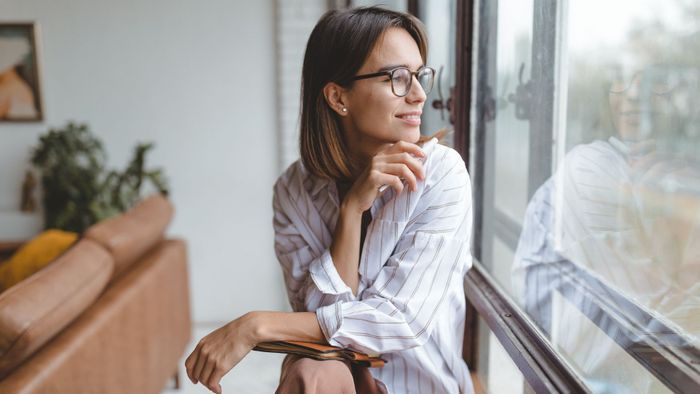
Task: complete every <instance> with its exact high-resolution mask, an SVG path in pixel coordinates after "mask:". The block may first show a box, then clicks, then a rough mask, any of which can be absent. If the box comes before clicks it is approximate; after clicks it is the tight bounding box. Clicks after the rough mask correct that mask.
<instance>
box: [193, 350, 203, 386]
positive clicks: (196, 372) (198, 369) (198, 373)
mask: <svg viewBox="0 0 700 394" xmlns="http://www.w3.org/2000/svg"><path fill="white" fill-rule="evenodd" d="M199 353H200V355H199V357H197V363H196V364H195V365H194V368H193V369H192V377H193V378H194V380H196V381H198V382H201V381H202V380H201V379H202V370H203V369H204V364H205V363H206V361H207V356H206V354H205V352H204V349H202V348H201V347H200V349H199Z"/></svg>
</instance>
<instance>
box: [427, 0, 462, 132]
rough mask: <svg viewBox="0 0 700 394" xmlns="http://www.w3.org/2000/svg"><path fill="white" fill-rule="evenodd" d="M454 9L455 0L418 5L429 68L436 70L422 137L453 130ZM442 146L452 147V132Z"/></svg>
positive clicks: (454, 78)
mask: <svg viewBox="0 0 700 394" xmlns="http://www.w3.org/2000/svg"><path fill="white" fill-rule="evenodd" d="M456 7H457V5H456V2H455V0H427V1H421V2H419V3H418V17H419V18H420V19H421V21H422V22H423V23H424V24H425V28H426V30H427V32H428V45H429V50H428V65H429V66H431V67H433V68H434V69H435V71H436V74H435V84H434V86H433V90H432V91H431V92H430V94H429V95H428V99H427V101H426V102H425V105H424V106H423V117H422V119H421V121H422V122H421V133H422V134H424V135H432V134H434V133H435V132H436V131H438V130H440V129H442V128H447V129H448V130H452V124H453V121H452V119H451V117H452V113H451V112H450V105H451V97H453V96H454V86H455V80H456V73H455V65H456V64H455V34H456V33H455V31H456V25H457V21H456V19H455V15H456V13H457V12H456ZM443 143H444V144H445V145H448V146H453V143H454V133H449V134H447V136H446V137H445V140H444V141H443Z"/></svg>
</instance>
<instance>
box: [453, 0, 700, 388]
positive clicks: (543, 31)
mask: <svg viewBox="0 0 700 394" xmlns="http://www.w3.org/2000/svg"><path fill="white" fill-rule="evenodd" d="M565 7H566V5H565V4H563V3H562V2H557V1H556V0H534V13H533V15H534V20H533V49H532V50H533V52H532V59H533V60H532V63H533V66H532V72H531V77H532V78H533V79H535V80H536V83H535V84H534V86H536V87H537V88H535V89H534V90H533V91H532V92H531V93H532V102H531V103H532V104H531V105H532V107H533V108H538V111H537V112H536V113H535V112H533V113H532V115H533V117H532V118H531V122H530V152H529V153H530V156H529V157H530V159H529V160H530V163H529V165H530V168H531V169H532V168H536V169H538V170H537V171H536V174H537V177H532V178H531V179H529V180H528V197H532V195H533V194H534V192H535V191H536V190H537V188H538V187H539V186H540V185H541V184H543V183H544V181H545V180H546V179H547V178H549V176H550V175H551V174H552V168H553V153H554V152H553V149H554V146H553V143H552V142H553V138H554V136H555V132H556V128H557V126H558V125H557V119H556V118H555V116H556V113H557V110H558V109H557V108H556V107H555V106H556V105H558V103H557V97H556V94H557V92H556V90H555V89H556V80H557V78H558V77H559V74H558V71H559V70H558V65H557V61H558V59H557V53H558V48H557V45H558V42H557V40H558V37H560V36H561V33H562V30H563V29H564V28H565V26H562V19H563V18H562V16H561V15H563V14H562V11H565V10H566V8H565ZM497 10H498V0H462V1H460V0H457V34H458V37H457V48H456V51H457V70H461V71H460V72H458V74H457V86H456V97H455V125H454V126H455V149H456V150H458V151H459V152H460V154H461V155H462V157H463V158H464V160H465V162H466V163H467V166H468V168H469V173H470V174H471V179H472V184H473V190H474V196H473V212H474V231H473V238H472V242H473V245H472V253H473V256H474V266H473V268H472V269H471V270H469V272H468V273H467V275H466V277H465V293H466V296H467V300H468V308H467V322H466V326H465V337H464V349H463V350H464V358H465V360H466V361H467V363H468V364H469V366H470V369H472V370H476V369H478V364H477V360H478V357H477V356H478V354H477V350H478V346H477V345H478V343H477V340H478V338H479V333H478V319H477V318H476V317H475V313H474V312H478V314H479V316H480V317H481V318H483V320H484V321H485V322H486V324H487V325H488V326H489V328H490V330H491V331H492V332H493V333H494V335H495V336H496V338H497V339H498V340H499V342H500V343H501V345H502V346H503V348H504V349H505V350H506V351H507V353H508V354H509V356H510V357H511V359H512V360H513V362H514V363H515V364H516V366H517V367H518V368H519V370H520V371H521V372H522V374H523V376H524V378H525V379H526V381H527V382H528V384H529V385H530V386H531V387H532V388H533V389H534V390H535V391H536V392H576V393H578V392H589V389H588V388H587V386H586V385H585V383H584V382H583V381H582V380H581V379H580V377H579V376H578V375H577V374H576V373H575V372H574V371H573V370H572V369H571V368H570V367H569V365H568V363H567V361H566V360H565V359H564V358H563V357H561V356H560V355H559V354H558V353H557V352H556V351H555V350H554V349H553V348H552V346H551V344H550V342H549V341H548V340H547V339H546V338H544V337H543V336H542V335H541V334H540V331H539V330H538V329H537V328H536V327H535V325H534V324H533V322H532V321H531V320H530V318H529V317H528V316H527V315H526V314H525V313H524V311H523V310H522V309H521V308H520V307H519V306H517V305H515V304H514V303H513V301H512V300H511V298H510V297H509V296H508V295H507V294H506V292H505V291H504V290H503V289H501V288H500V287H499V286H498V284H497V283H496V282H495V281H494V280H493V279H492V278H491V275H490V274H489V272H488V269H487V268H486V267H484V266H483V265H482V264H481V262H480V261H481V260H482V256H483V255H484V253H489V254H490V253H491V251H490V250H483V249H484V248H483V246H482V245H483V244H482V241H483V234H484V231H483V229H484V226H487V227H490V228H489V229H488V230H489V231H488V232H489V233H493V234H494V236H497V237H499V238H500V239H501V240H503V241H504V242H505V243H506V244H508V245H509V246H510V247H512V248H513V250H514V249H515V246H516V245H517V242H518V237H519V234H520V230H521V228H520V225H519V224H518V223H516V222H515V221H513V220H512V219H510V218H509V217H508V216H507V215H506V214H504V213H503V212H501V211H499V210H497V209H495V207H493V201H494V199H493V193H494V185H493V182H492V181H490V180H488V179H486V178H485V173H486V170H487V169H486V168H485V166H484V165H485V161H484V156H485V155H488V154H493V152H494V146H493V141H492V139H490V138H489V136H492V135H493V134H494V132H495V130H494V129H493V122H490V123H489V121H490V120H492V119H493V118H494V116H495V99H494V97H493V94H492V92H491V91H490V88H489V86H495V85H494V82H495V79H494V78H495V75H494V70H491V69H490V68H489V67H488V66H489V65H492V64H495V62H493V60H495V55H496V54H495V38H496V27H497V15H498V14H497ZM472 87H473V89H472ZM548 147H552V149H549V148H548ZM529 172H530V173H532V171H529ZM491 173H493V172H491ZM485 211H486V212H491V213H492V218H491V220H489V221H487V222H484V219H485V218H484V212H485ZM491 230H493V231H491ZM567 263H568V264H567ZM562 264H564V265H566V266H567V267H566V270H569V272H573V273H572V274H570V275H569V276H568V278H569V280H565V281H563V283H562V284H561V286H559V287H558V288H557V290H559V291H560V292H561V293H562V294H563V295H564V296H565V297H566V298H569V299H572V298H571V297H577V299H582V297H583V299H584V300H586V303H585V304H586V306H587V307H586V308H583V307H579V310H580V311H581V312H582V313H583V314H584V315H586V316H587V317H588V318H589V319H591V321H592V322H593V323H595V324H597V325H598V326H599V327H600V326H601V325H602V324H606V326H608V327H609V326H610V325H611V324H612V326H613V327H615V328H616V329H619V330H623V331H620V332H629V331H625V327H628V326H629V324H630V319H629V317H630V316H631V317H633V319H634V320H636V322H634V321H633V322H632V323H637V324H636V327H643V324H641V323H640V322H644V323H647V324H648V323H649V322H653V323H654V324H657V325H658V326H660V327H662V328H663V330H664V332H668V333H671V335H672V336H673V335H675V340H676V341H681V340H682V336H681V335H680V334H678V333H676V332H674V331H673V330H672V329H671V328H670V327H668V326H667V325H665V324H664V323H663V322H661V321H659V320H658V319H656V318H655V317H654V316H653V315H651V314H650V313H649V312H648V311H646V310H644V309H643V308H640V307H639V306H637V305H636V304H634V303H633V302H632V301H630V300H629V299H627V298H626V297H625V296H624V295H622V294H621V293H619V292H617V291H616V290H614V289H612V288H610V287H609V286H607V285H606V284H605V283H603V282H601V281H600V280H598V279H596V278H595V277H593V276H592V275H590V274H588V273H587V272H585V271H584V270H582V269H581V268H579V267H577V266H576V265H575V264H573V263H571V262H563V263H562ZM572 279H577V280H572ZM600 294H605V295H606V296H607V297H605V298H604V297H600ZM603 320H605V323H603ZM644 334H645V332H644V331H643V330H637V331H635V332H631V333H630V334H629V335H630V336H634V335H636V336H637V337H638V338H639V337H641V338H643V339H642V340H641V341H639V342H638V343H635V346H633V347H630V346H629V344H628V343H624V340H625V338H621V337H619V336H616V337H613V338H611V339H613V340H615V341H616V342H617V343H618V344H620V345H621V346H622V348H623V349H624V350H625V351H626V352H627V353H628V354H629V355H630V356H632V357H633V358H634V359H635V360H637V361H638V362H639V363H640V364H641V365H643V366H644V367H645V368H646V369H647V371H648V372H650V373H651V374H653V375H654V376H655V377H656V378H657V379H659V380H660V381H661V382H663V383H664V384H666V385H667V387H668V388H669V389H671V390H674V391H681V392H698V391H700V374H699V373H698V372H697V371H698V367H697V365H698V364H700V351H699V350H698V349H696V348H692V347H691V348H689V349H683V348H681V349H677V348H673V347H669V346H667V344H665V343H663V342H661V341H658V340H656V338H654V336H652V335H648V333H646V334H647V335H644Z"/></svg>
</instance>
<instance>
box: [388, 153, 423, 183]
mask: <svg viewBox="0 0 700 394" xmlns="http://www.w3.org/2000/svg"><path fill="white" fill-rule="evenodd" d="M378 160H379V161H380V162H383V163H401V164H405V165H406V166H408V168H409V169H410V170H411V172H413V173H414V174H416V176H417V177H418V178H419V179H425V171H424V169H423V163H422V162H421V161H420V160H419V159H418V158H416V157H413V156H411V155H410V154H408V153H406V152H404V153H396V154H393V155H387V156H383V157H380V158H379V159H378Z"/></svg>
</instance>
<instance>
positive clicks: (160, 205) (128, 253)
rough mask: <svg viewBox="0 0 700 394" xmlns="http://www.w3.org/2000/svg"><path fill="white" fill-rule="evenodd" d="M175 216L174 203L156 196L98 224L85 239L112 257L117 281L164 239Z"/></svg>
mask: <svg viewBox="0 0 700 394" xmlns="http://www.w3.org/2000/svg"><path fill="white" fill-rule="evenodd" d="M172 216H173V206H172V204H171V203H170V201H168V199H166V198H165V197H163V196H161V195H154V196H151V197H148V198H146V199H144V200H143V201H141V202H140V203H138V204H137V205H136V206H135V207H133V208H132V209H130V210H129V211H127V212H125V213H123V214H121V215H118V216H115V217H113V218H110V219H107V220H103V221H101V222H99V223H96V224H94V225H93V226H91V227H90V228H89V229H88V230H87V231H86V232H85V235H84V236H85V238H88V239H92V240H94V241H96V242H97V243H99V244H100V245H102V246H103V247H104V248H105V249H107V250H108V251H109V252H110V253H111V254H112V256H113V257H114V273H113V278H112V280H114V279H115V278H117V277H119V275H120V274H122V273H123V272H125V271H126V270H127V269H128V268H129V267H130V266H131V265H132V264H133V263H134V262H135V261H137V260H138V258H139V257H141V256H143V255H144V254H145V253H146V252H148V251H149V250H150V249H151V248H152V247H154V246H155V245H156V244H158V242H160V241H161V240H162V239H163V238H164V232H165V229H166V227H168V224H169V223H170V219H171V218H172Z"/></svg>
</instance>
